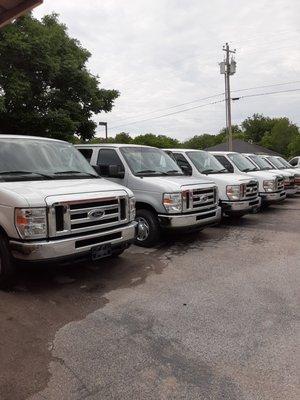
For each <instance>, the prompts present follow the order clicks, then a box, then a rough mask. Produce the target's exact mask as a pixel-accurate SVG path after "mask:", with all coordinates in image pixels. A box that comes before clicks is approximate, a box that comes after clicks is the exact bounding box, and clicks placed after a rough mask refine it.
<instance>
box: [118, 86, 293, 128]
mask: <svg viewBox="0 0 300 400" xmlns="http://www.w3.org/2000/svg"><path fill="white" fill-rule="evenodd" d="M297 91H300V88H297V89H289V90H281V91H273V92H265V93H254V94H248V95H245V96H241V97H237V98H234V100H239V99H243V98H246V97H257V96H267V95H271V94H280V93H289V92H297ZM224 101H225V99H223V100H218V101H213V102H211V103H206V104H200V105H198V106H195V107H190V108H185V109H184V110H179V111H175V112H172V113H168V114H163V115H158V116H157V117H152V118H146V119H142V120H138V121H134V122H129V123H127V124H123V125H117V126H112V127H111V129H117V128H122V127H123V126H128V125H135V124H139V123H142V122H147V121H152V120H154V119H159V118H164V117H169V116H171V115H175V114H180V113H183V112H186V111H190V110H195V109H196V108H202V107H206V106H209V105H212V104H218V103H223V102H224Z"/></svg>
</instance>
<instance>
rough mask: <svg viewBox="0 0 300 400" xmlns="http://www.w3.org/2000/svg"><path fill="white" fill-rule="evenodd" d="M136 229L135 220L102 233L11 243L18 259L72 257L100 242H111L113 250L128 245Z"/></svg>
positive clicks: (86, 251) (36, 259) (11, 247)
mask: <svg viewBox="0 0 300 400" xmlns="http://www.w3.org/2000/svg"><path fill="white" fill-rule="evenodd" d="M136 229H137V223H136V222H135V221H133V222H130V223H129V224H128V225H125V226H122V227H118V228H116V229H111V230H109V231H103V232H100V233H94V234H92V233H91V234H89V235H81V236H76V237H71V238H68V237H62V238H59V239H56V240H48V241H47V240H43V241H35V242H22V241H19V240H14V239H11V240H10V241H9V244H10V249H11V253H12V256H13V257H14V258H16V259H18V260H24V261H45V260H53V259H63V258H70V256H73V257H74V258H76V257H77V256H81V255H82V254H85V253H88V252H90V250H91V249H92V247H94V246H97V245H100V244H106V243H111V245H112V250H114V249H116V250H117V249H119V248H121V247H122V243H124V244H125V247H128V246H129V244H130V243H132V242H133V241H134V239H135V237H136Z"/></svg>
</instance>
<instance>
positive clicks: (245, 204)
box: [221, 197, 261, 215]
mask: <svg viewBox="0 0 300 400" xmlns="http://www.w3.org/2000/svg"><path fill="white" fill-rule="evenodd" d="M260 205H261V198H260V197H257V198H256V199H252V200H240V201H222V202H221V207H222V210H223V212H224V213H225V214H232V215H234V214H247V213H249V212H251V211H252V210H255V209H257V208H259V207H260Z"/></svg>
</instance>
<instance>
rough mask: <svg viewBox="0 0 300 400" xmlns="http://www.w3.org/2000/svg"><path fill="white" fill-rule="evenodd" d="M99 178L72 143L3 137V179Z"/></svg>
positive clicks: (0, 158) (0, 147)
mask: <svg viewBox="0 0 300 400" xmlns="http://www.w3.org/2000/svg"><path fill="white" fill-rule="evenodd" d="M83 177H88V178H98V175H97V174H96V172H95V171H94V169H93V168H92V167H91V166H90V165H89V163H88V162H87V161H86V160H85V158H84V157H83V156H82V155H81V154H80V153H79V151H78V150H76V149H75V148H74V147H73V146H72V145H71V144H69V143H66V142H59V141H54V140H53V141H52V140H41V139H35V138H33V139H31V138H28V139H27V138H3V139H2V138H1V137H0V180H2V181H3V180H4V181H7V180H9V181H12V180H13V181H17V180H27V179H29V180H40V179H76V178H77V179H79V178H80V179H82V178H83Z"/></svg>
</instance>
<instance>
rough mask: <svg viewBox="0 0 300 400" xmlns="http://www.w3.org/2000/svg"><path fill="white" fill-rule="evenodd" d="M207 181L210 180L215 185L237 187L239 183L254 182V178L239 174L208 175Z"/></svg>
mask: <svg viewBox="0 0 300 400" xmlns="http://www.w3.org/2000/svg"><path fill="white" fill-rule="evenodd" d="M207 177H208V178H209V179H212V180H213V181H214V182H215V183H220V184H222V183H226V184H228V185H238V184H241V183H247V182H249V181H251V180H256V179H255V178H253V177H251V176H249V177H247V176H245V175H239V174H231V173H229V174H209V175H208V176H207Z"/></svg>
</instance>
